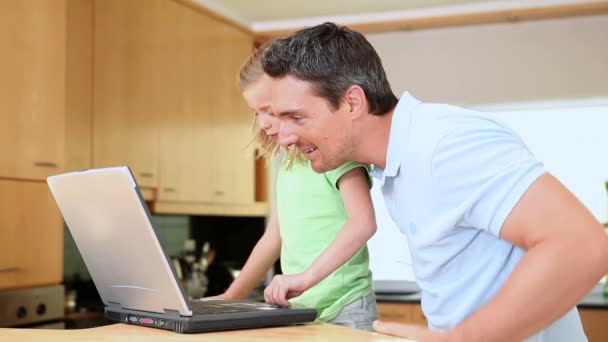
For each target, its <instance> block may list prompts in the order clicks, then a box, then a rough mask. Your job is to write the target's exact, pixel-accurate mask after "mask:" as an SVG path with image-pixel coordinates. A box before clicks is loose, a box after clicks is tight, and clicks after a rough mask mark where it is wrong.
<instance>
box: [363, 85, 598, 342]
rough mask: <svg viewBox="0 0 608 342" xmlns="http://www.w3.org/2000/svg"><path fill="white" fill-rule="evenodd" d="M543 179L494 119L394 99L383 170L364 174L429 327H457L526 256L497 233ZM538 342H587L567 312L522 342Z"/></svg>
mask: <svg viewBox="0 0 608 342" xmlns="http://www.w3.org/2000/svg"><path fill="white" fill-rule="evenodd" d="M544 173H545V170H544V167H543V165H542V164H541V163H540V162H539V161H537V160H536V158H535V157H534V155H533V154H532V153H531V152H530V151H529V150H528V149H527V147H526V146H525V144H524V143H523V141H522V140H521V139H520V138H519V136H518V135H517V134H516V133H515V132H513V131H512V130H510V129H509V128H507V127H505V126H503V125H502V124H501V123H500V122H498V121H496V120H495V119H492V118H491V117H489V116H487V115H485V114H483V113H479V112H475V111H470V110H466V109H463V108H458V107H453V106H449V105H443V104H426V103H421V102H420V101H418V100H416V99H415V98H413V97H412V96H411V95H410V94H409V93H407V92H406V93H405V94H403V96H402V97H401V99H400V100H399V103H398V105H397V107H396V109H395V112H394V114H393V118H392V124H391V131H390V137H389V143H388V152H387V158H386V167H385V168H384V169H381V168H374V170H373V171H372V175H373V176H374V177H376V178H377V179H378V185H379V186H380V189H381V190H382V193H383V195H384V199H385V202H386V207H387V209H388V212H389V214H390V215H391V217H392V219H393V220H394V221H395V223H396V224H397V226H398V227H399V229H400V230H401V232H402V233H403V234H405V235H406V236H407V239H408V243H409V248H410V253H411V257H412V265H413V269H414V273H415V275H416V280H417V282H418V285H419V286H420V288H421V289H422V309H423V311H424V313H425V315H426V317H427V319H428V322H429V326H430V327H431V328H433V329H448V328H450V327H452V326H454V325H456V324H458V323H459V322H460V321H462V320H464V319H465V318H466V317H467V316H468V315H469V314H471V313H472V312H474V311H476V310H477V309H478V308H479V307H480V306H482V305H483V304H485V303H486V302H488V300H489V299H491V298H492V297H493V296H494V295H495V294H496V292H497V291H498V290H499V289H500V288H501V287H502V285H503V283H504V282H505V280H506V279H507V277H509V275H510V274H511V272H512V271H513V268H514V267H515V266H516V265H517V263H518V262H519V260H520V259H521V257H522V256H523V254H524V253H525V251H524V250H523V249H521V248H519V247H516V246H515V245H513V244H511V243H510V242H508V241H505V240H502V239H501V238H500V237H499V234H500V229H501V227H502V225H503V223H504V221H505V219H506V217H507V216H508V215H509V213H510V212H511V210H512V209H513V207H514V206H515V205H516V204H517V202H518V201H519V199H520V198H521V196H522V195H523V194H524V193H525V192H526V190H527V189H528V187H529V186H530V185H531V184H532V183H533V182H534V181H535V180H536V179H538V177H540V176H541V175H542V174H544ZM531 305H533V303H531ZM542 340H546V341H586V338H585V335H584V333H583V330H582V325H581V323H580V318H579V316H578V312H577V311H576V308H573V309H572V310H571V311H570V312H569V313H568V314H566V315H565V316H564V317H562V318H561V319H559V320H558V321H556V322H554V323H553V324H552V325H551V326H550V327H548V328H547V329H545V330H544V331H542V332H540V333H539V334H537V335H535V336H534V337H532V338H531V339H529V341H542Z"/></svg>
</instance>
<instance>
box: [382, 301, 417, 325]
mask: <svg viewBox="0 0 608 342" xmlns="http://www.w3.org/2000/svg"><path fill="white" fill-rule="evenodd" d="M378 319H380V320H384V321H391V322H400V323H412V324H422V325H425V326H426V325H427V324H428V323H427V321H426V317H425V316H424V313H423V312H422V308H421V307H420V304H419V303H389V302H378Z"/></svg>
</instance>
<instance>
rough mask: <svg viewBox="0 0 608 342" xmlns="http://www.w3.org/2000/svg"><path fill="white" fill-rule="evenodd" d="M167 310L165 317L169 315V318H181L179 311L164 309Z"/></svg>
mask: <svg viewBox="0 0 608 342" xmlns="http://www.w3.org/2000/svg"><path fill="white" fill-rule="evenodd" d="M164 310H165V315H167V316H168V317H181V315H180V313H179V311H177V310H172V309H164Z"/></svg>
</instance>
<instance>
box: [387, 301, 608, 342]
mask: <svg viewBox="0 0 608 342" xmlns="http://www.w3.org/2000/svg"><path fill="white" fill-rule="evenodd" d="M578 312H579V314H580V316H581V321H582V323H583V328H584V329H585V334H586V335H587V338H588V339H589V342H600V341H608V326H607V325H606V322H608V309H607V308H606V307H603V306H602V307H598V308H593V309H588V308H580V307H579V309H578ZM378 319H380V320H385V321H392V322H401V323H414V324H422V325H427V324H428V323H427V320H426V318H425V316H424V313H422V308H421V307H420V304H419V303H406V302H378Z"/></svg>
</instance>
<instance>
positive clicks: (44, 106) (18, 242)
mask: <svg viewBox="0 0 608 342" xmlns="http://www.w3.org/2000/svg"><path fill="white" fill-rule="evenodd" d="M92 18H93V17H92V2H91V1H88V0H56V1H48V0H5V1H0V47H1V48H2V51H3V53H2V54H0V75H2V76H1V77H0V122H1V125H0V236H1V238H0V289H8V288H20V287H30V286H44V285H54V284H59V283H61V281H62V278H63V274H62V268H63V220H62V217H61V215H60V213H59V211H58V209H57V205H56V204H55V202H54V201H53V199H52V198H51V194H50V192H49V190H48V187H47V184H46V182H45V179H46V177H47V176H49V175H51V174H55V173H59V172H64V171H71V170H75V169H82V168H88V167H90V166H91V158H90V157H91V152H90V147H91V143H90V139H91V136H90V131H91V103H92V91H91V90H92V86H91V79H92V69H91V65H92V64H91V63H92V45H91V43H90V42H91V38H92V27H91V23H92Z"/></svg>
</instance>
